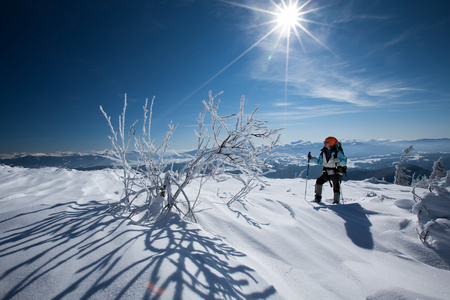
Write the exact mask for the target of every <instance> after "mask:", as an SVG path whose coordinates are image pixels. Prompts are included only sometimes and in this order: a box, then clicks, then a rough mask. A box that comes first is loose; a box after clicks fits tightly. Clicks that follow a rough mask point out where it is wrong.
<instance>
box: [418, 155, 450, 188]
mask: <svg viewBox="0 0 450 300" xmlns="http://www.w3.org/2000/svg"><path fill="white" fill-rule="evenodd" d="M443 178H445V183H444V185H445V186H448V184H447V178H448V172H447V170H446V169H445V167H444V161H443V158H442V157H440V158H439V160H437V161H435V162H434V165H433V172H432V173H431V175H430V177H429V178H428V177H427V176H425V175H422V176H421V177H420V178H419V177H417V178H415V177H414V175H413V177H412V181H411V186H413V187H420V188H428V189H431V188H432V187H433V186H435V185H439V184H441V183H440V181H441V179H443Z"/></svg>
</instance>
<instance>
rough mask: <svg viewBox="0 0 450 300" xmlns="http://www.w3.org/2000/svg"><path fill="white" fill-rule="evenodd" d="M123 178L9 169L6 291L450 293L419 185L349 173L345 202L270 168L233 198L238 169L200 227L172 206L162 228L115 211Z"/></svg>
mask: <svg viewBox="0 0 450 300" xmlns="http://www.w3.org/2000/svg"><path fill="white" fill-rule="evenodd" d="M313 185H314V180H309V181H308V195H307V199H308V200H311V199H312V196H313V195H312V191H313ZM121 187H122V185H121V183H120V181H119V180H118V179H117V177H116V176H115V174H114V172H113V171H108V170H104V171H91V172H78V171H69V170H64V169H53V168H44V169H23V168H10V167H5V166H0V234H1V235H0V298H1V299H88V298H90V299H448V298H449V297H450V286H449V284H448V282H450V266H449V263H450V259H449V257H448V256H445V255H443V253H448V252H449V251H450V249H448V248H447V249H442V247H448V245H449V240H450V238H449V236H448V234H446V235H445V234H444V235H443V234H440V235H439V234H435V235H433V236H432V238H433V241H435V242H436V243H438V245H439V247H434V246H433V245H434V244H433V245H428V246H427V245H424V244H423V243H422V241H421V240H420V239H419V236H418V234H417V232H416V229H417V228H420V226H423V222H422V221H421V223H418V217H417V215H416V214H414V213H412V212H411V209H412V207H413V205H414V201H413V200H412V194H411V189H410V188H408V187H403V186H396V185H392V184H387V183H385V182H380V181H377V180H365V181H349V182H345V183H344V185H343V193H344V198H345V205H334V206H333V205H328V204H325V205H316V204H311V203H309V202H307V201H304V197H305V180H302V179H282V180H277V179H270V180H267V184H266V185H264V186H261V188H260V189H259V190H254V191H253V192H252V193H251V194H250V195H249V196H248V197H247V199H246V201H241V202H235V203H233V205H232V206H231V207H228V206H227V205H226V204H225V203H226V201H227V199H228V198H227V197H228V196H229V195H230V192H231V191H232V190H233V189H238V188H239V185H238V183H237V182H234V181H233V180H232V179H228V180H226V181H224V182H220V183H217V182H209V183H208V184H206V185H205V186H204V192H203V194H202V196H201V204H200V206H199V207H198V208H197V218H198V221H199V224H192V223H187V222H184V221H183V220H180V219H179V217H178V216H177V215H174V214H169V215H167V216H166V218H165V219H164V220H162V221H160V222H158V223H156V224H153V225H151V226H139V225H137V224H135V223H134V222H133V221H131V220H128V219H123V218H115V217H114V216H113V212H111V211H109V209H110V207H111V206H110V204H111V203H113V202H116V201H118V200H119V198H120V196H121ZM191 188H192V190H191V191H190V190H189V189H188V192H192V193H195V192H196V190H195V189H194V187H191ZM416 192H417V193H419V195H420V196H421V197H423V198H424V199H428V198H427V197H432V196H431V195H429V194H427V191H426V190H416ZM442 193H444V194H445V193H448V190H447V189H445V190H443V191H442ZM324 196H325V198H326V199H331V198H332V195H331V189H330V187H329V186H325V190H324ZM436 197H441V194H438V195H436ZM439 199H442V197H441V198H439ZM327 201H328V202H329V201H331V200H326V202H327ZM446 201H448V199H447V200H446ZM416 208H417V207H416ZM444 220H447V219H445V218H443V217H442V216H440V217H439V222H441V221H443V223H442V222H441V223H440V225H439V226H444V227H445V226H448V225H446V224H447V223H445V222H447V221H445V222H444ZM427 222H428V221H427ZM435 226H437V225H435ZM436 228H437V227H436ZM447 228H448V227H447ZM439 232H442V231H439ZM430 238H431V236H430ZM429 241H430V244H432V243H431V240H429Z"/></svg>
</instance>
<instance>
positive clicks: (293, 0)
mask: <svg viewBox="0 0 450 300" xmlns="http://www.w3.org/2000/svg"><path fill="white" fill-rule="evenodd" d="M220 1H222V2H225V3H228V4H230V5H234V6H238V7H242V8H246V9H249V10H252V11H254V12H256V13H260V14H261V15H267V16H269V17H272V18H271V19H270V20H268V21H267V22H263V23H260V24H259V26H261V27H262V26H270V28H269V29H268V31H267V32H266V33H265V34H263V36H262V37H261V38H260V39H259V40H257V41H256V42H255V43H254V44H253V45H251V46H250V47H249V48H248V49H247V50H245V51H243V52H242V53H241V54H239V55H238V56H237V57H236V58H235V59H233V60H232V61H231V62H230V63H228V64H227V65H226V66H225V67H223V68H222V69H221V70H220V71H219V72H217V73H216V74H214V75H213V76H212V77H211V78H209V79H208V80H207V81H206V82H205V83H204V84H203V85H201V86H200V87H199V88H198V89H197V90H195V91H194V92H193V93H192V94H191V96H192V95H193V94H195V93H196V92H197V91H199V90H200V89H201V88H203V87H204V86H205V85H206V84H208V83H209V82H211V81H212V80H213V79H214V78H216V77H217V76H219V75H220V74H221V73H222V72H224V71H225V70H226V69H228V68H229V67H230V66H231V65H233V64H234V63H235V62H236V61H238V60H239V59H241V58H242V57H243V56H244V55H246V54H247V53H248V52H250V50H252V49H253V48H255V47H256V46H257V45H259V44H260V43H262V42H263V41H264V40H265V39H267V38H268V37H269V36H270V35H272V34H273V33H275V32H278V38H276V41H275V45H274V46H273V47H272V53H271V54H270V55H269V56H268V60H271V59H272V54H273V53H274V51H275V49H277V48H278V46H279V45H280V44H281V43H280V42H281V41H282V40H283V39H282V38H285V39H286V50H285V53H286V61H285V68H286V69H285V99H286V98H287V86H288V73H289V55H290V49H291V34H292V37H295V38H296V39H297V41H298V42H299V44H300V46H301V48H302V49H303V51H304V52H305V53H306V49H305V47H304V45H303V41H302V38H303V37H305V36H307V37H310V38H312V39H313V40H314V41H316V42H317V43H318V44H320V45H321V46H323V47H324V48H325V49H327V50H328V51H330V52H331V53H333V54H334V52H333V51H332V50H331V49H330V48H328V47H327V46H326V45H325V44H324V43H323V42H322V41H320V40H319V39H318V38H317V37H316V36H315V35H314V34H313V33H312V32H311V31H310V30H309V29H308V28H307V26H306V23H309V24H319V25H321V23H319V22H317V21H313V20H311V19H308V18H306V16H307V15H308V14H312V13H314V12H316V11H318V10H320V9H322V8H324V7H325V6H322V7H319V4H318V3H315V2H316V1H317V0H306V1H304V0H303V1H301V0H266V1H264V2H266V6H270V5H269V4H272V6H271V8H268V7H264V6H251V5H248V4H245V2H246V1H245V0H220ZM235 1H240V2H235ZM261 2H263V1H262V0H260V2H259V3H261ZM191 96H189V97H187V98H186V99H189V98H190V97H191ZM186 99H185V100H186ZM185 100H183V101H185Z"/></svg>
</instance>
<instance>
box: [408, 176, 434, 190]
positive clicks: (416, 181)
mask: <svg viewBox="0 0 450 300" xmlns="http://www.w3.org/2000/svg"><path fill="white" fill-rule="evenodd" d="M411 186H412V187H419V188H424V189H427V188H429V186H430V179H429V178H428V177H427V176H426V175H422V176H420V177H419V176H417V178H416V177H414V175H413V176H412V180H411Z"/></svg>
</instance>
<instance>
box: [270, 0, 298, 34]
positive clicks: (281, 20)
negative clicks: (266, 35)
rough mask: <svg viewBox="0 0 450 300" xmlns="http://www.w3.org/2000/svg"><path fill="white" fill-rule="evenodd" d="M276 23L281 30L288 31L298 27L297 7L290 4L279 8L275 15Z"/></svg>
mask: <svg viewBox="0 0 450 300" xmlns="http://www.w3.org/2000/svg"><path fill="white" fill-rule="evenodd" d="M276 21H277V23H278V25H279V26H282V28H283V29H285V30H287V31H290V30H291V29H292V28H295V27H296V26H298V22H299V21H300V13H299V9H298V7H297V5H295V4H290V5H289V6H286V7H282V8H280V11H279V12H278V14H277V17H276Z"/></svg>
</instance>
